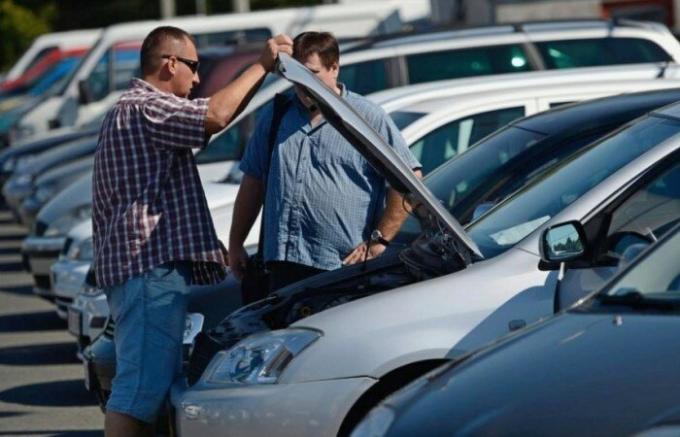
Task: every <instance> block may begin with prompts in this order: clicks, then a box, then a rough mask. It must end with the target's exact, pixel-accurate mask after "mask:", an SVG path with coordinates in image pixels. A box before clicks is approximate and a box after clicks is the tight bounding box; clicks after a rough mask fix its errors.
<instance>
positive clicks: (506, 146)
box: [425, 126, 545, 221]
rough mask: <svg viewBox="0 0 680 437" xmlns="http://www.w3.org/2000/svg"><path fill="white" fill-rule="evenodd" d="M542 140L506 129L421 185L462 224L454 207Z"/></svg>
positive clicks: (458, 211)
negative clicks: (491, 176)
mask: <svg viewBox="0 0 680 437" xmlns="http://www.w3.org/2000/svg"><path fill="white" fill-rule="evenodd" d="M544 137H545V134H542V133H539V132H533V131H529V130H524V129H521V128H518V127H514V126H510V127H507V128H505V129H503V130H501V131H499V132H498V133H496V134H494V135H492V136H490V137H488V138H487V139H485V140H484V141H482V142H480V143H478V144H477V145H475V146H474V147H473V148H471V149H470V150H469V151H468V153H465V154H463V155H461V156H459V157H457V158H456V159H452V160H451V161H449V162H447V163H446V164H445V165H443V166H442V167H441V168H440V169H438V170H437V171H435V172H433V173H432V174H431V175H430V176H429V177H428V178H427V179H426V180H425V184H426V185H427V187H428V188H429V189H430V190H431V191H432V193H433V194H434V195H435V196H436V197H437V198H438V199H440V200H442V201H443V202H444V206H445V207H446V208H447V209H448V210H449V211H450V212H451V213H452V214H453V215H454V217H456V218H457V219H459V220H463V217H462V216H461V212H462V211H461V209H460V208H459V207H456V206H457V205H459V204H461V202H463V201H464V200H465V199H466V198H467V196H468V195H469V194H470V193H472V192H473V191H474V190H475V189H476V188H477V187H478V186H480V184H482V183H483V182H485V181H486V180H487V179H489V177H490V175H491V174H494V173H496V172H498V171H499V169H501V168H502V167H503V166H504V164H505V163H506V162H508V161H509V160H510V159H512V158H513V157H514V156H516V155H518V154H521V153H522V152H524V151H525V150H527V149H529V148H530V147H531V146H533V145H534V144H536V143H537V142H538V141H540V140H541V139H543V138H544ZM472 200H474V199H472ZM464 221H467V219H466V220H464Z"/></svg>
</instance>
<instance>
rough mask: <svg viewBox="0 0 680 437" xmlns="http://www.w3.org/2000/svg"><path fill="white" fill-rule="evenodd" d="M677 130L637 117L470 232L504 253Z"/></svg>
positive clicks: (669, 123)
mask: <svg viewBox="0 0 680 437" xmlns="http://www.w3.org/2000/svg"><path fill="white" fill-rule="evenodd" d="M678 133H680V122H678V121H674V120H670V119H664V118H658V117H648V118H646V119H644V120H641V121H638V122H637V123H635V124H633V125H631V126H629V127H628V128H626V129H624V130H622V131H620V132H618V133H617V134H615V135H613V136H611V137H608V138H607V139H605V140H603V141H602V142H600V143H596V145H595V146H592V147H589V148H587V149H585V150H583V151H582V152H581V153H578V154H576V155H573V156H572V157H570V158H568V159H565V160H563V161H562V163H561V164H559V166H558V167H557V168H555V169H553V170H551V171H549V172H545V173H544V175H543V176H542V177H540V178H538V180H537V181H536V182H534V183H533V184H532V185H530V186H529V187H527V188H526V189H524V190H522V191H521V192H519V193H517V194H516V195H515V196H513V197H511V198H510V199H508V201H506V202H505V203H504V204H501V205H499V207H498V208H495V209H494V210H493V211H490V212H489V213H488V214H487V215H485V216H483V217H481V218H480V219H479V220H478V221H476V222H475V223H473V224H472V225H471V227H470V228H469V234H470V236H471V237H472V238H473V240H475V242H476V243H477V245H479V247H480V249H481V250H482V252H483V253H484V254H485V255H487V256H494V255H496V254H498V253H501V252H503V251H505V250H507V249H509V248H510V247H512V246H513V245H515V244H516V243H517V242H518V241H520V240H521V239H522V238H524V237H525V236H527V235H529V234H530V233H531V232H533V231H534V230H535V229H536V228H538V227H539V226H540V225H542V224H543V223H545V222H547V221H548V220H550V219H551V218H552V217H554V216H555V215H556V214H557V213H559V212H560V211H562V210H563V209H564V208H566V207H567V206H568V205H570V204H571V203H572V202H574V201H575V200H577V199H578V198H579V197H581V196H582V195H583V194H584V193H586V192H587V191H588V190H590V189H591V188H593V187H594V186H595V185H597V184H599V183H600V182H602V181H603V180H604V179H606V178H607V177H609V176H610V175H611V174H613V173H614V172H616V171H617V170H619V169H620V168H621V167H623V166H625V165H626V164H628V163H629V162H631V161H632V160H634V159H635V158H636V157H638V156H640V155H641V154H643V153H644V152H646V151H648V150H650V149H651V148H653V147H654V146H655V145H657V144H659V143H660V142H662V141H664V140H665V139H667V138H669V137H671V136H673V135H676V134H678Z"/></svg>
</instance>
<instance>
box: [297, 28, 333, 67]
mask: <svg viewBox="0 0 680 437" xmlns="http://www.w3.org/2000/svg"><path fill="white" fill-rule="evenodd" d="M314 53H316V54H317V55H319V58H320V59H321V63H322V64H323V66H324V67H326V68H330V67H331V66H332V65H333V64H338V65H339V64H340V48H339V47H338V40H336V39H335V37H334V36H333V34H331V33H329V32H303V33H301V34H299V35H298V36H296V37H295V39H294V40H293V57H294V58H295V59H296V60H298V61H300V62H304V61H306V60H307V58H309V56H310V55H313V54H314Z"/></svg>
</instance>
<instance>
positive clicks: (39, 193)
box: [19, 156, 94, 229]
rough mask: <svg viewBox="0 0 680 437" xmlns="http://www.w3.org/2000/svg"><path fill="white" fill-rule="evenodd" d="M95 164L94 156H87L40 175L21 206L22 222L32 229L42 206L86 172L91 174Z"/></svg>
mask: <svg viewBox="0 0 680 437" xmlns="http://www.w3.org/2000/svg"><path fill="white" fill-rule="evenodd" d="M93 165H94V157H92V156H85V157H83V158H80V159H76V160H75V161H71V162H67V163H65V164H62V165H58V166H56V167H54V168H52V169H50V170H47V171H46V172H45V173H43V174H42V175H40V176H38V177H37V178H36V179H35V181H34V182H33V185H32V187H31V194H29V195H28V196H26V198H24V200H23V201H22V202H21V206H20V207H19V217H20V218H21V222H22V223H23V224H24V225H25V226H26V227H28V228H29V229H32V228H33V224H34V223H35V218H36V216H37V215H38V212H40V210H41V209H42V207H43V206H44V205H45V204H46V203H47V202H49V201H50V200H52V198H53V197H54V196H55V195H56V194H58V193H59V192H60V191H61V190H63V189H64V188H66V187H68V186H69V185H70V184H72V183H73V182H74V181H76V180H77V179H79V178H80V177H82V176H83V175H85V174H90V173H91V172H92V166H93Z"/></svg>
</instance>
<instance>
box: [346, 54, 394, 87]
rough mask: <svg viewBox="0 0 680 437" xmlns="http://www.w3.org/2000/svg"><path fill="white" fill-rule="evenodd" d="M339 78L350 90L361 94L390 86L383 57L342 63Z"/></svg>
mask: <svg viewBox="0 0 680 437" xmlns="http://www.w3.org/2000/svg"><path fill="white" fill-rule="evenodd" d="M338 80H339V81H340V82H341V83H342V84H344V85H345V86H346V87H347V89H349V90H350V91H354V92H355V93H358V94H361V95H367V94H370V93H374V92H376V91H382V90H384V89H386V88H389V82H388V74H387V67H386V66H385V60H383V59H379V60H376V61H367V62H358V63H356V64H350V65H342V66H341V67H340V75H339V77H338Z"/></svg>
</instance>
